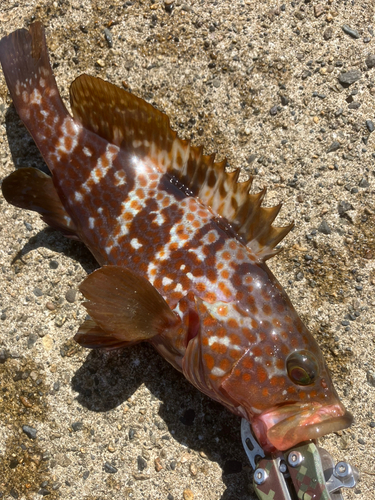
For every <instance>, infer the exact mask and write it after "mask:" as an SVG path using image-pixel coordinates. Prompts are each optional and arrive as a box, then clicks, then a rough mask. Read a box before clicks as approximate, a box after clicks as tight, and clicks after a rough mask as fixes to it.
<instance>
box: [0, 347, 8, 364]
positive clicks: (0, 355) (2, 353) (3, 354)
mask: <svg viewBox="0 0 375 500" xmlns="http://www.w3.org/2000/svg"><path fill="white" fill-rule="evenodd" d="M8 358H9V352H8V351H7V350H6V349H0V364H3V363H5V361H6V360H7V359H8Z"/></svg>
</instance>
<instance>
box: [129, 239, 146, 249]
mask: <svg viewBox="0 0 375 500" xmlns="http://www.w3.org/2000/svg"><path fill="white" fill-rule="evenodd" d="M130 245H131V246H132V247H133V248H135V250H138V249H139V248H141V247H143V245H142V243H139V241H138V239H137V238H133V239H132V240H130Z"/></svg>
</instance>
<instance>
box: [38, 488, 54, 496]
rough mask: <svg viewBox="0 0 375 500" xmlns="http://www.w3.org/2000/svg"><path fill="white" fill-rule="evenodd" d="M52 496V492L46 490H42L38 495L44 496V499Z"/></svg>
mask: <svg viewBox="0 0 375 500" xmlns="http://www.w3.org/2000/svg"><path fill="white" fill-rule="evenodd" d="M50 494H51V492H50V491H49V490H47V489H46V488H40V490H39V491H38V495H42V496H43V497H45V496H47V495H50Z"/></svg>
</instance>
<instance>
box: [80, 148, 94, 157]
mask: <svg viewBox="0 0 375 500" xmlns="http://www.w3.org/2000/svg"><path fill="white" fill-rule="evenodd" d="M82 151H83V154H84V155H85V156H88V157H90V156H92V152H91V151H90V150H89V148H86V146H85V147H84V148H83V149H82Z"/></svg>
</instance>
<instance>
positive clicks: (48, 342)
mask: <svg viewBox="0 0 375 500" xmlns="http://www.w3.org/2000/svg"><path fill="white" fill-rule="evenodd" d="M42 344H43V347H44V349H45V350H46V351H50V350H51V349H52V347H53V338H52V337H51V336H50V335H46V336H45V337H43V339H42Z"/></svg>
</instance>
